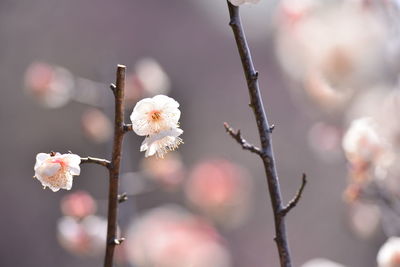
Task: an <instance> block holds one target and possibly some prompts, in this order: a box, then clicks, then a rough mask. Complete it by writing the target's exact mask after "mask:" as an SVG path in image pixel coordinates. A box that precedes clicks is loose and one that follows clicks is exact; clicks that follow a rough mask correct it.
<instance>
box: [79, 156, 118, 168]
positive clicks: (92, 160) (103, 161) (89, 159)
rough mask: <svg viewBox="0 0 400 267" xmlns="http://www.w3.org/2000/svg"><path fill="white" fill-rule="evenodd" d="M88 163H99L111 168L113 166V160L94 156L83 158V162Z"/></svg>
mask: <svg viewBox="0 0 400 267" xmlns="http://www.w3.org/2000/svg"><path fill="white" fill-rule="evenodd" d="M86 163H94V164H98V165H101V166H103V167H106V168H107V169H109V168H110V166H111V162H110V161H108V160H106V159H98V158H93V157H86V158H81V164H86Z"/></svg>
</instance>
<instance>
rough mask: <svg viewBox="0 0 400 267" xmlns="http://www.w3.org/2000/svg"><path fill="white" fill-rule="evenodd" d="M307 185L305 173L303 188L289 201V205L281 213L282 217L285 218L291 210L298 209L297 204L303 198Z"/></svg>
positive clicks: (302, 181)
mask: <svg viewBox="0 0 400 267" xmlns="http://www.w3.org/2000/svg"><path fill="white" fill-rule="evenodd" d="M306 184H307V177H306V174H305V173H303V177H302V179H301V186H300V188H299V190H298V191H297V193H296V195H295V196H294V198H293V199H292V200H290V201H289V203H288V204H287V205H286V207H284V208H283V209H282V211H281V214H282V216H285V215H286V214H287V213H288V212H289V211H290V210H291V209H293V208H294V207H296V205H297V203H298V202H299V200H300V198H301V196H302V195H303V191H304V188H305V187H306Z"/></svg>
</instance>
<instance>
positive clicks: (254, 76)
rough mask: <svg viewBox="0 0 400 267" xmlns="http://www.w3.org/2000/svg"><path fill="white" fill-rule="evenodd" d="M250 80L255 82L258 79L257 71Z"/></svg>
mask: <svg viewBox="0 0 400 267" xmlns="http://www.w3.org/2000/svg"><path fill="white" fill-rule="evenodd" d="M251 78H252V79H253V81H256V80H257V79H258V71H255V72H254V74H253V75H252V77H251Z"/></svg>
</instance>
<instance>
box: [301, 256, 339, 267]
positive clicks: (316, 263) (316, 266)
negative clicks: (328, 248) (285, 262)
mask: <svg viewBox="0 0 400 267" xmlns="http://www.w3.org/2000/svg"><path fill="white" fill-rule="evenodd" d="M301 267H345V266H344V265H341V264H339V263H336V262H333V261H330V260H327V259H323V258H317V259H312V260H309V261H307V262H306V263H304V264H303V265H302V266H301Z"/></svg>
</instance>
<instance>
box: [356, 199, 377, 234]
mask: <svg viewBox="0 0 400 267" xmlns="http://www.w3.org/2000/svg"><path fill="white" fill-rule="evenodd" d="M380 217H381V212H380V210H379V208H378V207H377V206H376V205H374V204H369V203H363V202H360V201H356V202H352V203H351V205H350V206H349V220H350V227H351V229H352V230H353V232H354V233H355V234H356V235H357V236H359V237H361V238H363V239H367V238H371V237H372V236H373V235H374V234H375V233H376V232H377V230H378V227H379V223H380Z"/></svg>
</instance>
